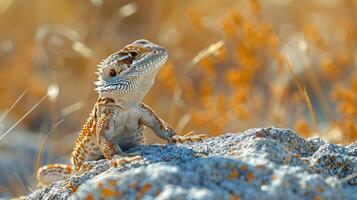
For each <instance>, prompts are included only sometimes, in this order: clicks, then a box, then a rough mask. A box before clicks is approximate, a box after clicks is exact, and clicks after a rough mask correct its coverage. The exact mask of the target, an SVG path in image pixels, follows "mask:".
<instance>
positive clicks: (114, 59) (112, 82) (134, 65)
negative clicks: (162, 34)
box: [95, 39, 168, 103]
mask: <svg viewBox="0 0 357 200" xmlns="http://www.w3.org/2000/svg"><path fill="white" fill-rule="evenodd" d="M167 56H168V54H167V50H166V49H165V48H164V47H161V46H159V45H156V44H154V43H152V42H150V41H148V40H143V39H141V40H137V41H135V42H133V43H131V44H129V45H127V46H125V47H124V48H123V49H121V50H119V51H118V52H116V53H114V54H112V55H110V56H108V57H107V58H106V59H104V60H103V61H102V62H101V63H100V64H99V66H98V72H97V74H98V81H97V82H96V83H95V84H96V86H97V87H96V88H95V90H96V91H97V92H98V93H99V95H101V96H103V97H109V98H113V99H114V100H118V101H121V102H124V103H125V101H127V102H128V101H138V102H140V101H141V100H142V98H144V96H145V95H146V94H147V92H148V91H149V89H150V88H151V86H152V85H153V84H154V80H155V76H156V73H157V72H158V71H159V69H160V68H161V66H162V65H163V64H164V63H165V62H166V59H167Z"/></svg>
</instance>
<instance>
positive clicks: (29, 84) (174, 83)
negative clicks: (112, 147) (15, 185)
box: [0, 0, 357, 189]
mask: <svg viewBox="0 0 357 200" xmlns="http://www.w3.org/2000/svg"><path fill="white" fill-rule="evenodd" d="M328 2H329V3H327V2H324V1H307V2H304V3H300V1H291V0H287V1H275V0H270V1H258V0H239V1H235V0H227V1H225V3H224V4H223V3H222V2H221V1H213V0H205V1H181V0H172V1H163V0H155V1H146V0H139V1H132V2H131V1H114V0H113V1H101V0H92V1H89V0H79V1H70V0H63V1H46V0H29V1H13V0H0V15H1V18H0V23H1V24H2V25H1V27H2V29H0V94H1V98H0V109H1V110H3V111H5V112H6V111H7V109H9V108H10V107H11V105H12V104H13V103H14V102H16V101H17V98H19V96H20V95H21V94H22V92H23V91H27V93H26V94H25V95H24V96H23V97H22V96H21V98H22V100H21V101H19V102H18V103H17V105H16V106H15V107H13V108H11V109H12V110H11V112H10V114H9V115H8V116H7V117H9V118H13V119H19V118H21V117H22V116H23V115H24V113H27V112H28V111H29V110H30V109H31V108H32V106H33V105H35V104H36V102H38V101H39V99H41V98H42V97H43V96H44V95H46V94H47V90H48V88H50V90H49V91H50V92H51V91H52V96H51V93H49V94H47V95H49V97H50V98H48V100H47V101H45V102H43V103H42V104H41V105H40V106H38V107H36V109H34V110H33V111H32V112H31V113H29V115H28V116H27V117H26V118H24V119H23V120H22V121H21V124H22V125H23V126H24V127H26V128H28V129H30V130H32V131H33V132H40V133H48V132H51V136H50V138H49V141H48V144H47V145H49V146H50V147H51V148H53V150H54V151H55V152H57V153H59V154H67V155H68V153H69V151H70V150H71V147H72V144H73V141H70V139H72V138H73V135H75V134H76V133H75V132H76V131H77V130H78V129H80V128H81V126H82V123H83V122H84V121H85V118H86V117H87V116H88V113H89V112H90V109H91V106H92V105H93V103H94V101H95V100H96V93H95V92H94V91H93V88H94V85H93V81H94V80H95V78H96V77H95V74H94V72H95V68H96V65H97V64H98V63H99V61H100V60H101V59H103V58H104V57H106V56H107V55H109V54H110V53H112V52H114V51H116V50H118V49H120V48H121V47H122V46H123V45H125V44H127V43H129V42H132V41H134V40H136V39H139V38H146V39H149V40H152V41H153V42H157V43H160V44H162V45H164V46H166V47H167V48H168V50H169V53H170V56H169V61H168V62H167V64H166V66H165V67H164V68H163V69H162V70H161V71H160V73H159V75H158V77H157V82H156V85H155V86H154V88H153V89H152V90H151V92H150V93H149V95H148V96H147V97H146V98H145V102H146V103H148V104H149V105H151V106H152V107H153V108H154V109H155V110H156V111H157V112H158V113H159V114H160V116H161V117H163V118H164V119H166V120H167V121H168V122H169V123H170V124H171V125H172V126H173V127H175V128H176V129H177V130H178V131H179V132H180V133H184V132H188V131H190V130H195V131H196V132H198V133H201V132H205V133H209V134H210V135H218V134H221V133H224V132H228V131H231V132H237V131H240V130H244V129H246V128H250V127H261V126H277V127H286V128H292V129H295V130H297V131H298V132H299V133H300V134H301V135H302V136H303V137H310V136H312V135H319V136H321V137H324V138H326V139H329V140H332V141H335V142H340V143H348V142H353V141H355V140H356V138H357V70H356V69H357V52H356V47H357V46H356V45H357V20H356V19H357V16H356V15H357V14H356V12H355V10H357V3H356V1H353V0H343V1H328ZM287 58H289V60H288V59H287ZM56 88H58V91H56V90H54V91H53V89H56ZM51 89H52V90H51ZM53 92H54V94H53ZM56 92H57V93H56ZM62 119H63V122H62V121H61V120H62ZM58 121H61V122H62V123H61V124H56V123H57V122H58ZM55 125H56V126H55ZM69 133H72V134H71V135H69V136H68V135H66V134H69ZM73 133H74V134H73ZM15 134H16V133H15ZM0 137H1V135H0ZM156 139H157V138H149V141H151V142H153V141H154V140H155V141H156ZM41 148H42V147H41ZM0 189H1V188H0Z"/></svg>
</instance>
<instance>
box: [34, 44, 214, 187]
mask: <svg viewBox="0 0 357 200" xmlns="http://www.w3.org/2000/svg"><path fill="white" fill-rule="evenodd" d="M167 57H168V54H167V50H166V49H165V48H164V47H161V46H159V45H156V44H153V43H151V42H149V41H147V40H137V41H135V42H133V43H132V44H129V45H127V46H125V47H124V48H123V49H121V50H120V51H118V52H116V53H114V54H112V55H110V56H109V57H108V58H106V59H105V60H103V61H102V62H101V63H100V65H99V66H98V72H97V75H98V81H97V82H96V83H95V84H96V86H97V87H96V89H95V90H96V91H97V92H98V94H99V98H98V100H97V102H96V103H95V105H94V108H93V110H92V113H91V114H90V116H89V117H88V119H87V122H86V123H85V124H84V126H83V129H82V131H81V132H80V134H79V137H78V138H77V140H76V143H75V145H74V148H73V151H72V157H71V161H72V164H73V165H64V164H50V165H46V166H43V167H41V168H40V169H39V170H38V172H37V179H38V182H39V185H48V184H50V183H52V182H54V181H59V180H64V179H66V178H69V177H70V176H71V175H72V174H74V173H79V172H82V171H85V170H86V169H85V166H86V165H85V162H86V161H90V160H98V159H100V158H101V157H103V156H104V158H106V159H108V160H112V159H114V163H117V164H122V163H126V162H132V161H134V160H138V159H141V157H140V156H139V155H138V153H135V152H134V153H126V152H125V150H128V149H130V148H132V147H135V146H138V145H140V144H142V143H143V131H144V126H147V127H149V128H151V129H152V130H153V132H154V133H155V134H156V135H157V136H159V137H160V138H162V139H164V140H166V141H168V142H170V143H175V142H186V141H189V142H193V141H200V140H202V139H203V138H206V137H207V136H206V135H205V134H201V135H193V134H192V132H190V133H188V134H186V135H184V136H181V135H177V134H176V132H175V130H174V129H172V128H171V127H169V126H168V124H167V123H166V122H165V121H163V120H162V119H160V118H159V117H158V116H157V115H156V114H155V112H154V111H153V110H152V109H151V108H150V107H149V106H147V105H145V104H144V103H142V100H143V98H144V97H145V95H146V94H147V93H148V92H149V90H150V88H151V87H152V85H153V84H154V81H155V77H156V74H157V72H158V71H159V70H160V68H161V67H162V65H163V64H164V63H165V62H166V59H167ZM114 156H115V157H114ZM117 156H119V157H120V158H119V159H117ZM113 157H114V158H113Z"/></svg>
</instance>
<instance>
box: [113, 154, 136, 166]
mask: <svg viewBox="0 0 357 200" xmlns="http://www.w3.org/2000/svg"><path fill="white" fill-rule="evenodd" d="M117 156H118V155H114V157H113V159H112V160H111V161H110V164H111V165H112V167H117V166H120V165H122V164H126V163H131V162H134V161H138V160H141V156H140V155H136V156H133V157H122V156H119V158H116V157H117Z"/></svg>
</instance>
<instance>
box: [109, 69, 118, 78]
mask: <svg viewBox="0 0 357 200" xmlns="http://www.w3.org/2000/svg"><path fill="white" fill-rule="evenodd" d="M109 74H110V76H112V77H114V76H116V75H117V71H115V69H111V70H110V71H109Z"/></svg>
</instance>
